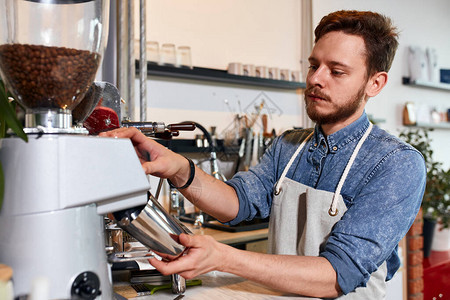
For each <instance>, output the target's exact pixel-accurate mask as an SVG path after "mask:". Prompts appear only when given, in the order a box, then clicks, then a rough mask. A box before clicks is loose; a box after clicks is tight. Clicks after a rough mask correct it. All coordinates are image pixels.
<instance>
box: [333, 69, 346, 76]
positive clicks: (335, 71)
mask: <svg viewBox="0 0 450 300" xmlns="http://www.w3.org/2000/svg"><path fill="white" fill-rule="evenodd" d="M331 73H332V74H333V75H337V76H339V75H342V74H344V72H342V71H337V70H333V71H331Z"/></svg>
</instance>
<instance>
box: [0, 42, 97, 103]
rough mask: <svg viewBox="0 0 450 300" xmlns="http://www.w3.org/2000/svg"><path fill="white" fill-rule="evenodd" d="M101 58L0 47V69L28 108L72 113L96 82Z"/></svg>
mask: <svg viewBox="0 0 450 300" xmlns="http://www.w3.org/2000/svg"><path fill="white" fill-rule="evenodd" d="M99 64H100V55H99V54H98V53H94V52H89V51H86V50H77V49H71V48H65V47H47V46H41V45H25V44H4V45H0V69H1V71H2V74H3V75H4V76H5V78H4V80H5V81H7V82H8V84H9V86H10V88H11V89H12V93H13V94H14V95H15V96H16V98H17V100H18V101H19V102H20V103H22V105H24V106H25V107H26V108H30V109H33V108H61V109H69V110H72V109H74V108H75V106H77V104H78V103H79V102H80V101H81V100H82V99H83V97H84V95H85V93H86V92H87V90H88V88H89V86H90V85H91V83H92V81H93V80H94V78H95V73H96V72H97V69H98V66H99Z"/></svg>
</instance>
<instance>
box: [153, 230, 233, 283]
mask: <svg viewBox="0 0 450 300" xmlns="http://www.w3.org/2000/svg"><path fill="white" fill-rule="evenodd" d="M179 238H180V239H179V242H180V244H182V245H183V246H185V247H186V248H189V249H188V250H187V252H186V253H185V254H184V255H182V256H180V257H179V258H177V259H175V260H173V261H169V262H167V261H160V260H158V259H156V258H151V259H149V262H150V263H151V264H152V265H153V266H154V267H155V268H156V269H157V270H158V271H160V272H161V273H162V274H163V275H169V274H178V275H181V276H183V277H184V278H186V279H191V278H194V277H196V276H198V275H200V274H204V273H207V272H210V271H213V270H218V271H220V270H222V269H223V266H222V265H221V264H223V263H225V260H224V258H225V257H226V252H227V248H229V246H226V245H224V244H221V243H219V242H217V241H216V240H214V239H213V238H212V237H210V236H208V235H197V236H194V235H187V234H181V235H180V236H179Z"/></svg>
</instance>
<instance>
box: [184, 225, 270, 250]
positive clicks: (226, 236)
mask: <svg viewBox="0 0 450 300" xmlns="http://www.w3.org/2000/svg"><path fill="white" fill-rule="evenodd" d="M184 224H185V225H186V227H187V228H189V230H191V231H192V233H194V234H196V235H210V236H212V237H213V238H214V239H215V240H216V241H218V242H221V243H224V244H227V245H232V244H240V243H250V242H254V241H260V240H264V239H267V236H268V232H269V229H267V228H263V229H257V230H251V231H241V232H227V231H221V230H217V229H212V228H206V227H200V228H195V227H194V225H192V224H189V223H184Z"/></svg>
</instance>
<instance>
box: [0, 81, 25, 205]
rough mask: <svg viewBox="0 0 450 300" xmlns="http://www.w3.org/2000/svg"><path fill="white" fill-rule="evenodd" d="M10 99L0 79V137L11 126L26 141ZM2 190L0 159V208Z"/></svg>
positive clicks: (14, 106) (2, 180) (4, 135)
mask: <svg viewBox="0 0 450 300" xmlns="http://www.w3.org/2000/svg"><path fill="white" fill-rule="evenodd" d="M10 99H12V98H11V97H10V95H9V94H8V93H7V91H6V88H5V85H4V84H3V81H2V80H0V139H3V138H5V137H7V136H8V129H9V128H11V130H12V131H13V132H14V133H15V134H16V135H17V136H19V137H20V138H22V139H23V140H24V141H28V138H27V135H26V134H25V132H24V131H23V127H22V124H21V123H20V121H19V120H18V118H17V115H16V110H15V108H16V103H15V101H10ZM13 102H14V103H13ZM0 147H1V144H0ZM4 191H5V178H4V174H3V168H2V162H1V161H0V210H1V207H2V203H3V195H4Z"/></svg>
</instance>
